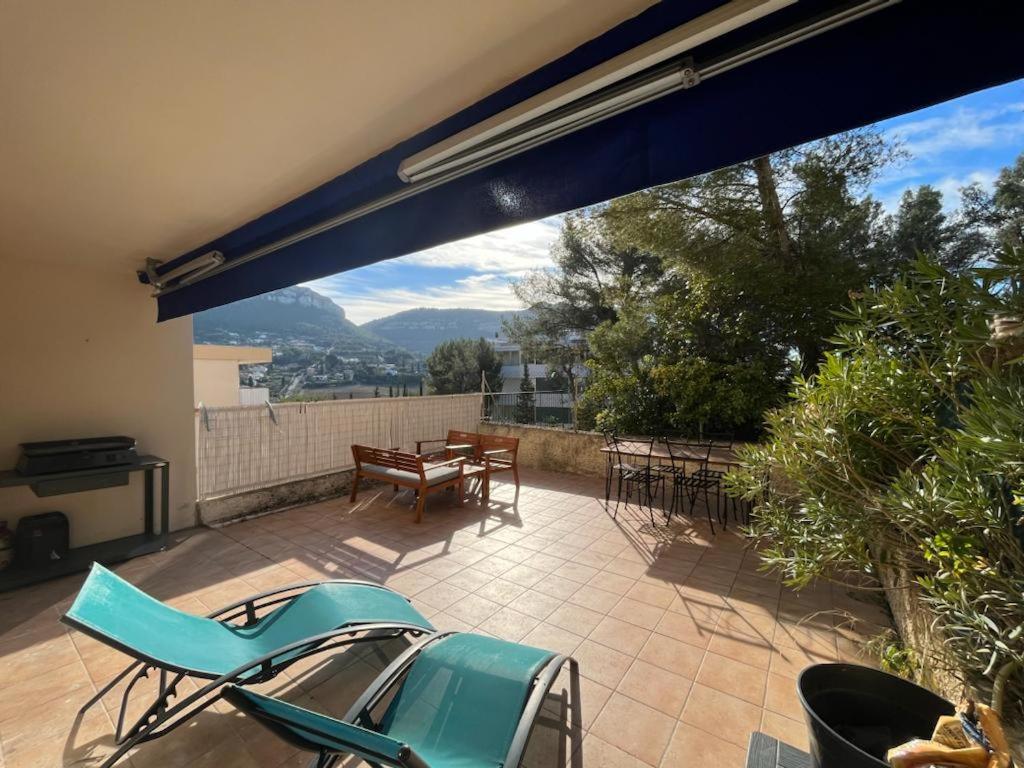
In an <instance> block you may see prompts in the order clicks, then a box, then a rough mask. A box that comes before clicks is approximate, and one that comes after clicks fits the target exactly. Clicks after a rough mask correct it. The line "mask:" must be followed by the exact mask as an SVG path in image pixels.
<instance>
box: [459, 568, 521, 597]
mask: <svg viewBox="0 0 1024 768" xmlns="http://www.w3.org/2000/svg"><path fill="white" fill-rule="evenodd" d="M505 573H506V575H507V573H508V571H506V572H505ZM493 580H494V577H493V576H491V575H490V574H489V573H484V572H483V571H478V570H476V569H474V568H467V569H466V570H464V571H459V572H458V573H456V574H454V575H452V576H449V577H448V578H447V579H445V580H444V581H445V583H446V584H453V585H455V586H456V587H459V588H460V589H464V590H466V591H467V592H476V591H477V590H478V589H480V587H482V586H484V585H485V584H489V583H490V582H492V581H493Z"/></svg>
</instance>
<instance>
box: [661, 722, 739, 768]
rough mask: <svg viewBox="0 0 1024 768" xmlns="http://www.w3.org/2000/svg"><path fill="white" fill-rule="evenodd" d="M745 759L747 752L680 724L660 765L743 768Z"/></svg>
mask: <svg viewBox="0 0 1024 768" xmlns="http://www.w3.org/2000/svg"><path fill="white" fill-rule="evenodd" d="M746 759H747V754H746V750H745V749H743V748H741V747H738V746H736V745H735V744H730V743H729V742H728V741H725V740H724V739H720V738H718V737H717V736H713V735H712V734H710V733H707V732H706V731H702V730H700V729H699V728H695V727H693V726H692V725H687V724H686V723H679V725H678V726H677V727H676V730H675V733H674V734H672V740H671V741H670V742H669V745H668V749H666V750H665V756H664V758H662V761H661V765H662V766H663V768H684V766H694V768H697V766H702V767H703V766H707V768H744V766H745V765H746Z"/></svg>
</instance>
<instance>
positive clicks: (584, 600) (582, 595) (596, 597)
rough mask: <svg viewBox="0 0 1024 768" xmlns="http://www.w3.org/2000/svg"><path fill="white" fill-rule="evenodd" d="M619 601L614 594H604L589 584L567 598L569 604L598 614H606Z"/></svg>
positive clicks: (603, 591)
mask: <svg viewBox="0 0 1024 768" xmlns="http://www.w3.org/2000/svg"><path fill="white" fill-rule="evenodd" d="M620 599H621V598H620V597H619V596H618V595H617V594H615V593H614V592H606V591H605V590H603V589H598V588H597V587H595V586H592V585H590V584H585V585H583V586H582V587H580V588H579V589H578V590H576V591H575V592H573V593H572V595H570V596H569V602H570V603H575V604H576V605H582V606H583V607H584V608H589V609H591V610H592V611H597V612H599V613H608V612H609V611H610V610H611V609H612V608H613V607H614V606H615V604H616V603H617V602H619V600H620Z"/></svg>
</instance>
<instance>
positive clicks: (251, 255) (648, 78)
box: [139, 0, 900, 296]
mask: <svg viewBox="0 0 1024 768" xmlns="http://www.w3.org/2000/svg"><path fill="white" fill-rule="evenodd" d="M898 2H900V0H859V1H856V2H850V3H846V4H844V5H843V6H841V7H840V8H838V9H834V10H833V11H832V12H830V13H827V14H824V15H822V16H820V17H817V18H814V19H810V20H807V21H805V22H803V23H801V24H800V25H798V26H795V27H792V28H787V29H785V30H782V31H780V32H776V33H773V34H771V35H770V36H768V37H767V38H764V39H761V40H759V41H757V42H755V43H753V44H751V45H747V46H744V47H743V48H742V49H741V50H737V51H734V52H730V53H729V54H727V55H724V56H719V57H717V58H716V59H714V60H712V61H708V62H707V63H705V64H703V65H695V64H694V63H693V62H692V61H691V60H690V59H689V58H688V57H685V56H677V57H676V58H675V59H674V60H672V61H669V62H667V63H663V64H661V65H659V66H656V67H654V68H653V69H651V70H648V71H644V72H641V73H639V74H637V75H634V76H632V77H630V78H628V79H627V80H624V81H621V82H618V83H615V84H613V85H611V86H608V87H606V88H604V89H602V90H600V91H597V92H594V93H590V94H588V95H587V96H586V97H584V98H582V99H580V100H579V101H578V103H574V104H567V105H564V106H562V107H561V108H560V109H558V110H555V111H553V112H551V113H549V115H548V116H546V117H545V116H542V117H540V118H538V119H536V120H535V121H534V122H530V123H525V124H522V125H520V126H518V127H519V128H521V129H522V133H521V134H518V137H517V138H516V139H513V137H511V136H501V135H499V136H498V137H497V138H494V139H492V140H491V143H489V144H487V145H486V149H487V150H488V151H481V147H474V148H473V149H472V150H470V154H463V155H449V156H448V159H451V160H452V161H453V162H452V163H451V164H450V165H449V166H446V167H445V168H443V169H441V170H438V171H437V172H436V173H434V174H433V175H430V174H427V175H426V176H425V177H424V178H423V179H422V180H418V181H414V182H413V183H410V184H408V185H407V186H405V187H403V188H401V189H398V190H396V191H395V192H392V193H390V194H387V195H383V196H381V197H379V198H377V199H375V200H371V201H370V202H367V203H364V204H362V205H359V206H356V207H354V208H351V209H349V210H347V211H345V212H343V213H341V214H338V215H336V216H332V217H330V218H327V219H325V220H324V221H322V222H319V223H317V224H314V225H312V226H309V227H306V228H304V229H301V230H299V231H297V232H295V233H293V234H291V235H289V236H287V237H284V238H281V239H278V240H275V241H274V242H272V243H269V244H267V245H265V246H262V247H259V248H256V249H254V250H252V251H249V252H247V253H244V254H242V255H240V256H236V257H234V258H231V259H228V260H222V261H221V262H220V263H215V264H211V263H204V264H203V265H201V268H199V269H195V268H191V269H189V268H186V269H185V270H184V274H181V275H179V276H177V277H176V278H175V277H170V276H169V275H168V274H160V273H159V270H158V265H156V264H155V263H154V264H153V265H151V267H150V269H148V270H147V271H146V272H140V274H139V277H140V280H141V281H142V282H145V283H150V284H152V285H154V288H155V291H154V294H153V295H154V296H164V295H167V294H169V293H173V292H174V291H177V290H179V289H181V288H184V287H186V286H189V285H193V284H195V283H197V282H200V281H203V280H206V279H208V278H210V277H213V276H215V275H219V274H222V273H224V272H226V271H228V270H231V269H234V268H236V267H239V266H241V265H243V264H248V263H250V262H253V261H256V260H258V259H261V258H263V257H265V256H269V255H270V254H273V253H275V252H277V251H280V250H282V249H284V248H288V247H290V246H293V245H296V244H298V243H301V242H303V241H305V240H308V239H310V238H313V237H316V236H317V235H320V234H323V233H324V232H328V231H330V230H332V229H335V228H337V227H340V226H342V225H344V224H347V223H349V222H352V221H355V220H357V219H361V218H363V217H365V216H367V215H369V214H372V213H374V212H376V211H379V210H382V209H384V208H388V207H390V206H392V205H395V204H396V203H399V202H402V201H404V200H407V199H409V198H412V197H415V196H417V195H420V194H423V193H424V192H427V191H429V190H431V189H435V188H436V187H439V186H441V185H443V184H447V183H448V182H451V181H453V180H455V179H458V178H460V177H463V176H465V175H467V174H470V173H472V172H474V171H477V170H480V169H482V168H486V167H488V166H490V165H493V164H495V163H498V162H500V161H502V160H506V159H508V158H511V157H514V156H516V155H519V154H522V153H524V152H527V151H529V150H530V149H533V148H535V147H538V146H541V145H543V144H547V143H549V142H551V141H554V140H555V139H558V138H561V137H564V136H567V135H569V134H572V133H575V132H577V131H579V130H581V129H583V128H586V127H587V126H591V125H594V124H596V123H599V122H601V121H604V120H607V119H609V118H611V117H613V116H616V115H620V114H622V113H624V112H627V111H629V110H631V109H634V108H636V107H638V106H640V105H643V104H646V103H648V102H651V101H653V100H655V99H659V98H661V97H663V96H666V95H668V94H671V93H674V92H676V91H679V90H682V89H686V88H691V87H694V86H696V85H698V84H699V83H700V82H702V81H704V80H708V79H710V78H712V77H715V76H716V75H719V74H722V73H724V72H727V71H729V70H731V69H735V68H737V67H739V66H742V65H744V64H748V63H751V62H753V61H756V60H758V59H761V58H764V57H765V56H769V55H771V54H772V53H775V52H777V51H780V50H783V49H784V48H788V47H790V46H792V45H795V44H797V43H800V42H802V41H804V40H807V39H810V38H812V37H815V36H817V35H820V34H822V33H823V32H826V31H829V30H832V29H836V28H838V27H840V26H843V25H845V24H848V23H850V22H852V21H855V20H857V19H860V18H862V17H864V16H867V15H869V14H872V13H875V12H877V11H879V10H882V9H884V8H887V7H889V6H892V5H895V4H896V3H898ZM787 4H788V3H787ZM748 5H749V4H748ZM762 5H763V4H762ZM772 7H774V6H772ZM762 15H763V14H762ZM701 18H703V17H701ZM695 21H699V19H697V20H695ZM683 26H684V27H685V26H688V25H683ZM719 34H722V33H719ZM485 122H486V121H485ZM442 143H444V142H442ZM414 157H415V156H414ZM190 265H191V262H190V264H189V265H186V267H188V266H190ZM175 271H176V270H175ZM152 276H156V277H157V280H156V281H154V280H153V279H152Z"/></svg>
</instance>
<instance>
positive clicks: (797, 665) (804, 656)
mask: <svg viewBox="0 0 1024 768" xmlns="http://www.w3.org/2000/svg"><path fill="white" fill-rule="evenodd" d="M835 660H836V657H835V653H817V652H814V651H806V650H804V649H802V648H786V647H783V646H778V647H775V648H773V649H772V651H771V659H770V663H769V666H768V669H769V670H770V671H771V672H772V674H775V675H782V676H783V677H789V678H792V679H796V677H797V676H798V675H799V674H800V673H801V672H802V671H803V670H804V669H806V668H807V667H809V666H811V665H812V664H825V663H828V662H832V661H835Z"/></svg>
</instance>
